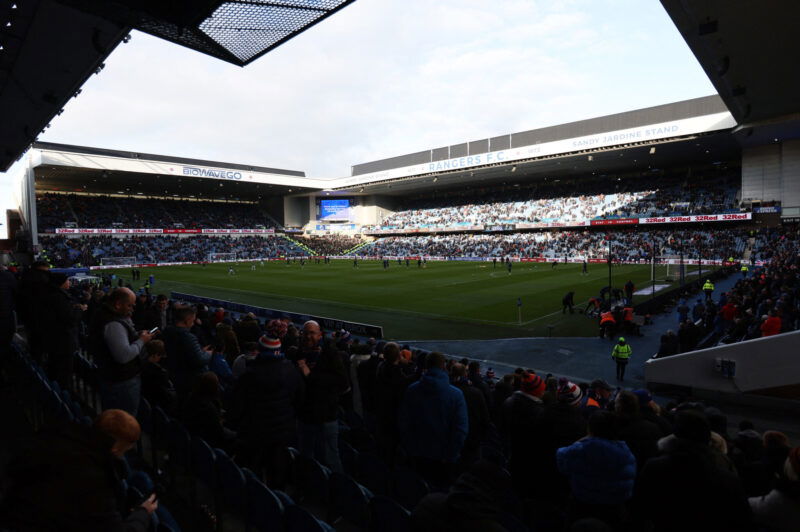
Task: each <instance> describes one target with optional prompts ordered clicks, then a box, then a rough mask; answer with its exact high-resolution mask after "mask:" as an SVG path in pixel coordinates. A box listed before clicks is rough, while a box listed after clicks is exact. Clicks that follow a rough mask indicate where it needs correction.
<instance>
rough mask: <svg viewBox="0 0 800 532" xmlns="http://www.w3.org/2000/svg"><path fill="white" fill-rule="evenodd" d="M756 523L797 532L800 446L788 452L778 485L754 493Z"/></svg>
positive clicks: (751, 504)
mask: <svg viewBox="0 0 800 532" xmlns="http://www.w3.org/2000/svg"><path fill="white" fill-rule="evenodd" d="M749 503H750V507H751V508H752V510H753V515H754V517H755V521H756V524H757V525H759V526H762V527H764V529H765V530H770V531H774V532H794V531H795V530H797V527H798V523H800V447H795V448H794V449H792V450H791V451H790V452H789V455H788V456H787V458H786V460H785V461H784V464H783V468H782V470H781V472H780V474H779V476H778V480H777V483H776V485H775V488H774V489H773V490H772V491H770V492H769V493H768V494H766V495H764V496H761V497H751V498H750V499H749Z"/></svg>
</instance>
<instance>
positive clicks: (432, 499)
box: [411, 460, 522, 532]
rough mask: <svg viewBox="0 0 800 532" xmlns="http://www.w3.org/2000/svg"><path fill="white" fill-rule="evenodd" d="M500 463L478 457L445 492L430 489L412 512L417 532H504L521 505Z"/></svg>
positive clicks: (508, 528)
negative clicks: (498, 464)
mask: <svg viewBox="0 0 800 532" xmlns="http://www.w3.org/2000/svg"><path fill="white" fill-rule="evenodd" d="M517 501H518V499H517V496H516V494H515V493H514V491H513V489H512V485H511V478H510V477H509V475H508V473H507V472H506V471H505V470H503V469H502V468H501V467H499V466H497V465H495V464H493V463H491V462H488V461H486V460H481V461H479V462H477V463H475V464H473V465H472V466H471V467H470V468H469V470H468V471H467V472H465V473H464V474H462V475H461V476H459V477H458V479H457V480H456V481H455V482H454V483H453V486H452V487H451V488H450V489H449V491H448V492H447V493H441V492H439V493H431V494H430V495H428V496H426V497H425V498H423V499H422V500H421V501H420V503H419V504H418V505H417V507H416V508H414V511H413V512H412V513H411V525H412V528H413V530H415V531H416V532H445V531H459V532H506V531H507V530H514V528H513V525H508V526H504V524H507V521H506V520H507V516H509V515H510V516H516V519H519V517H518V516H520V515H521V514H522V509H521V508H520V505H519V503H518V502H517Z"/></svg>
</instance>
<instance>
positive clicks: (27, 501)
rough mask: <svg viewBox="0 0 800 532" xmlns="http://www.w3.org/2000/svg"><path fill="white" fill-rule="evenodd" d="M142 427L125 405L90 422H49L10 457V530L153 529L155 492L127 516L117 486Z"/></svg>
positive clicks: (2, 515)
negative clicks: (125, 410)
mask: <svg viewBox="0 0 800 532" xmlns="http://www.w3.org/2000/svg"><path fill="white" fill-rule="evenodd" d="M140 434H141V428H140V426H139V423H138V422H137V421H136V418H134V417H133V416H131V415H130V414H128V413H127V412H124V411H122V410H105V411H104V412H102V413H101V414H100V415H99V416H98V417H97V419H95V421H94V423H93V425H92V426H88V427H87V426H84V425H82V424H80V423H68V424H66V425H57V426H50V427H47V428H46V429H44V430H42V431H41V432H39V433H37V434H36V435H35V436H34V437H33V438H31V439H30V440H29V441H27V442H26V445H24V446H21V451H20V454H19V455H18V456H16V457H15V458H14V459H13V460H11V461H10V462H9V465H8V467H7V469H6V476H7V478H8V482H9V489H8V490H7V491H6V494H5V498H4V501H3V503H2V506H1V507H0V524H2V526H3V527H9V528H10V529H11V530H63V531H69V530H81V531H82V532H112V531H118V532H121V531H133V530H136V531H139V530H140V531H144V530H149V527H150V525H151V519H152V517H151V516H152V514H153V512H155V511H156V510H157V509H158V501H157V500H156V496H155V494H152V495H150V496H149V497H147V498H146V499H145V500H144V501H142V502H141V503H139V504H138V505H135V506H134V507H133V508H130V512H126V514H125V515H123V514H122V513H121V512H120V508H125V507H126V504H125V501H123V500H121V499H120V491H119V489H118V485H119V483H120V481H121V480H122V478H123V476H122V475H123V473H122V472H123V471H124V469H123V467H122V463H121V459H122V458H123V457H124V456H125V453H126V452H127V451H129V450H130V449H132V448H133V447H134V446H136V442H137V441H138V440H139V436H140Z"/></svg>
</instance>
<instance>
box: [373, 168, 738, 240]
mask: <svg viewBox="0 0 800 532" xmlns="http://www.w3.org/2000/svg"><path fill="white" fill-rule="evenodd" d="M557 181H558V182H547V181H545V182H544V183H536V184H528V185H519V184H515V185H508V186H505V187H503V186H500V187H493V188H478V189H475V188H467V189H466V190H460V191H455V192H450V193H445V194H444V196H443V197H442V194H441V193H438V194H435V195H433V196H430V195H428V196H416V197H414V196H412V197H410V198H408V199H406V200H404V202H403V203H402V204H401V205H400V206H399V208H398V209H397V210H396V211H395V212H394V213H392V214H391V215H389V216H388V217H386V218H385V219H384V220H383V222H382V223H381V225H380V226H378V227H372V228H368V229H380V228H384V229H385V228H394V229H399V230H404V229H413V228H423V227H458V226H474V225H485V224H489V225H491V224H515V223H539V222H557V223H570V222H580V221H584V220H593V219H610V218H626V217H649V216H676V215H696V214H723V213H731V212H738V210H739V209H738V207H739V205H738V199H737V196H738V191H739V189H740V188H741V185H740V184H739V182H738V181H739V180H738V179H737V178H735V177H715V178H709V179H706V180H704V179H702V178H692V179H691V180H688V179H687V178H685V177H684V178H672V179H663V180H662V179H659V188H657V189H654V188H652V183H651V182H649V181H648V180H646V179H641V178H638V179H632V178H628V179H625V180H624V181H622V180H619V181H615V180H613V179H609V177H608V176H604V178H602V179H597V178H587V177H584V178H581V179H574V180H573V179H569V180H557Z"/></svg>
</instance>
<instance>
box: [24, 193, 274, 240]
mask: <svg viewBox="0 0 800 532" xmlns="http://www.w3.org/2000/svg"><path fill="white" fill-rule="evenodd" d="M36 212H37V216H38V218H37V219H38V226H39V231H40V232H52V231H53V230H54V229H56V228H60V227H66V225H65V223H66V222H69V223H74V224H76V225H77V227H82V228H111V227H125V228H165V227H175V226H180V227H183V228H186V229H207V228H211V229H225V228H232V229H245V228H250V229H254V228H257V227H265V228H269V227H275V223H274V222H273V220H272V219H271V218H270V217H269V216H267V215H266V213H265V212H264V210H263V208H262V207H261V206H260V205H259V204H257V203H243V202H220V201H193V200H187V199H161V198H125V197H119V196H88V195H80V194H41V195H38V196H36Z"/></svg>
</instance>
